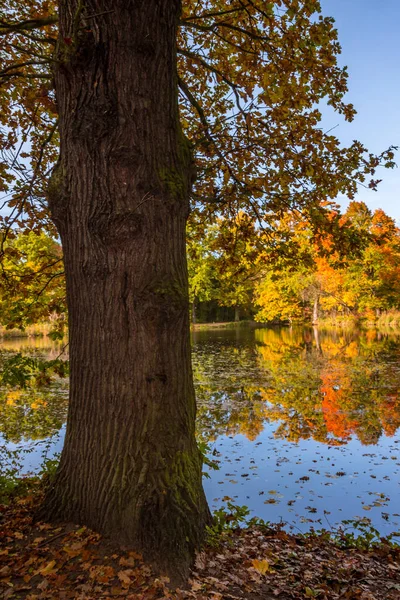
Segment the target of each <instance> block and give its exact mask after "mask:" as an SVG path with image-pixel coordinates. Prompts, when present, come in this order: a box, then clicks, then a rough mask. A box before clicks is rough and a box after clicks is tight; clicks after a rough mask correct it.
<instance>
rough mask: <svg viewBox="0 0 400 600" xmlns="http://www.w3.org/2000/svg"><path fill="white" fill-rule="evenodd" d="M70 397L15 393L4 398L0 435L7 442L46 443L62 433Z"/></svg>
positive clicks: (1, 399)
mask: <svg viewBox="0 0 400 600" xmlns="http://www.w3.org/2000/svg"><path fill="white" fill-rule="evenodd" d="M67 406H68V396H67V394H65V393H64V394H62V393H60V391H58V390H56V389H53V390H46V391H38V390H15V391H11V392H10V391H6V392H5V391H3V392H2V393H1V395H0V433H1V434H2V435H3V437H4V439H5V441H6V442H13V443H15V444H18V443H19V442H21V441H23V440H42V439H45V438H48V437H50V436H52V435H53V434H55V433H57V432H58V431H59V429H61V427H62V425H63V423H64V422H65V420H66V416H67Z"/></svg>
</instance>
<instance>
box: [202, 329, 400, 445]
mask: <svg viewBox="0 0 400 600" xmlns="http://www.w3.org/2000/svg"><path fill="white" fill-rule="evenodd" d="M399 355H400V344H399V343H398V342H396V341H395V340H392V339H390V338H388V337H384V336H379V335H377V334H376V333H374V332H366V334H360V333H359V332H338V331H335V332H334V333H331V332H329V333H328V332H324V331H319V332H318V331H317V330H314V331H312V330H290V329H280V330H278V329H277V330H274V329H260V330H256V331H255V344H254V343H253V344H252V345H249V344H247V345H245V344H242V345H241V344H240V343H239V342H232V344H231V345H229V344H221V345H220V347H217V348H216V347H215V346H211V345H210V347H209V348H208V349H207V344H204V345H202V344H199V345H198V347H196V349H195V353H194V370H195V377H196V381H197V382H198V383H197V398H198V405H199V409H198V430H199V432H200V434H201V435H203V436H204V437H206V438H208V439H215V437H216V436H217V435H219V434H227V435H234V434H237V433H242V434H243V435H246V436H247V437H248V438H249V439H251V440H254V439H256V437H257V436H258V435H259V433H260V432H261V431H262V430H263V427H264V423H265V421H269V422H277V423H278V427H277V429H276V431H275V436H276V437H279V438H283V439H287V440H290V441H298V440H300V439H309V438H313V439H315V440H316V441H319V442H323V443H329V444H331V445H340V444H345V443H346V442H347V441H348V440H349V439H350V438H351V437H353V436H356V437H357V438H358V439H359V440H360V441H361V442H362V443H363V444H374V443H376V442H377V441H378V440H379V438H380V437H381V435H382V434H385V435H387V436H391V435H394V433H395V432H396V430H397V428H398V427H399V426H400V399H399V395H398V391H397V390H398V383H399V377H400V372H399V370H398V368H397V367H396V362H397V361H398V358H399Z"/></svg>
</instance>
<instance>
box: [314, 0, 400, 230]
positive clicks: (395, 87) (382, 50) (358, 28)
mask: <svg viewBox="0 0 400 600" xmlns="http://www.w3.org/2000/svg"><path fill="white" fill-rule="evenodd" d="M321 4H322V10H323V14H324V16H331V17H333V18H334V19H335V21H336V26H337V29H338V31H339V41H340V44H341V46H342V54H341V56H340V57H339V59H340V64H341V65H347V67H348V70H349V93H348V95H347V100H348V101H349V102H352V103H353V104H354V106H355V108H356V109H357V112H358V114H357V115H356V118H355V120H354V121H353V123H351V124H348V123H345V122H343V120H342V119H341V117H340V116H339V115H335V114H331V113H329V115H328V114H327V115H326V116H325V118H324V129H325V127H326V126H327V127H329V126H335V125H337V124H339V127H337V128H336V129H335V131H334V132H332V133H335V134H336V136H337V137H338V138H339V139H340V140H341V142H343V144H346V145H347V144H350V143H351V141H352V140H353V139H358V140H360V142H362V143H363V144H365V145H366V146H367V148H368V150H370V151H371V152H374V153H377V154H378V153H380V152H381V151H382V150H385V149H386V148H387V147H388V146H390V145H391V144H393V145H398V146H400V0H321ZM395 160H396V162H397V163H398V164H399V168H396V169H394V170H393V171H390V170H386V169H380V170H379V172H378V176H379V179H383V181H382V183H381V184H380V185H379V187H378V191H377V192H372V191H370V190H366V189H364V188H360V192H359V195H358V197H357V200H363V201H364V202H366V204H367V205H368V206H369V207H370V208H371V209H372V210H374V209H376V208H383V210H384V211H385V212H386V213H387V214H388V215H390V216H391V217H394V218H395V219H396V220H397V222H398V224H400V151H399V152H398V153H397V154H396V157H395ZM345 204H346V202H344V203H343V205H345Z"/></svg>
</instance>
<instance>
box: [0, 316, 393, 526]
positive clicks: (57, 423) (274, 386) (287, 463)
mask: <svg viewBox="0 0 400 600" xmlns="http://www.w3.org/2000/svg"><path fill="white" fill-rule="evenodd" d="M192 340H193V371H194V377H195V386H196V394H197V402H198V419H197V421H198V422H197V429H198V435H199V438H200V439H201V440H202V441H204V442H206V443H207V444H208V447H209V456H210V458H211V459H212V460H213V461H215V463H216V464H217V465H218V467H219V469H218V470H213V469H210V468H209V467H205V468H204V470H205V472H206V474H207V475H208V477H207V476H205V478H204V486H205V490H206V494H207V497H208V500H209V503H210V506H211V508H212V509H216V508H219V507H220V506H221V505H224V503H225V502H227V501H228V500H230V501H232V502H233V503H234V504H237V505H247V506H248V507H249V509H250V510H251V515H252V516H258V517H261V518H263V519H264V520H269V521H272V522H279V521H284V522H285V523H288V526H292V527H293V528H294V529H296V530H299V529H300V530H302V531H304V530H307V529H309V528H310V527H311V526H313V527H315V528H317V529H318V528H321V527H325V528H329V527H331V526H333V525H337V524H338V523H340V522H341V521H342V520H344V519H357V518H365V517H368V518H369V519H371V521H372V524H373V525H374V526H375V527H376V528H377V529H378V530H379V531H380V532H381V533H382V534H384V535H386V534H388V533H391V532H393V531H398V530H400V514H399V513H400V503H399V492H400V478H399V468H400V431H399V427H400V397H399V391H400V336H398V335H396V334H394V333H380V332H377V331H375V330H368V331H364V332H360V331H346V330H343V331H342V330H334V331H324V330H318V329H311V328H309V329H307V328H274V329H269V328H262V329H257V328H256V329H253V328H247V327H238V328H236V329H209V330H200V331H196V332H193V334H192ZM1 350H2V353H3V354H4V353H5V354H6V355H12V353H13V352H17V351H22V352H24V353H33V354H35V355H39V356H50V357H51V358H55V357H56V356H57V355H58V354H59V353H60V351H61V350H62V345H60V344H58V345H57V344H55V343H53V342H51V341H50V340H48V339H47V338H41V339H36V340H35V339H18V340H16V339H14V340H6V341H4V342H3V343H2V345H1ZM67 393H68V390H67V383H66V382H65V381H61V380H60V381H58V382H55V383H54V384H52V385H51V386H50V387H49V388H48V389H45V390H40V391H37V390H36V391H34V390H27V391H21V390H16V391H7V392H6V391H4V390H3V391H2V392H1V395H0V446H3V448H4V446H7V448H8V450H9V451H10V452H12V453H13V454H12V456H11V460H12V464H11V465H10V466H11V467H12V466H13V465H14V467H15V468H18V469H19V470H20V472H23V473H26V472H34V471H37V470H38V469H39V468H40V464H41V462H42V461H43V459H46V458H51V457H52V456H53V455H54V453H55V452H59V451H60V450H61V448H62V439H63V435H64V424H65V419H66V413H67V405H68V401H67V400H68V399H67ZM2 456H3V460H5V458H4V450H3V453H2ZM8 460H10V459H8ZM3 468H4V465H3Z"/></svg>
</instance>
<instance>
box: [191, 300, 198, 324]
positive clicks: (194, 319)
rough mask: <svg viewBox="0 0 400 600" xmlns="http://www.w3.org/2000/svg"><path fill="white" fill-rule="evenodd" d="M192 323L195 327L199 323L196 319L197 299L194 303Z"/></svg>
mask: <svg viewBox="0 0 400 600" xmlns="http://www.w3.org/2000/svg"><path fill="white" fill-rule="evenodd" d="M192 323H193V325H195V324H196V323H197V318H196V298H193V302H192Z"/></svg>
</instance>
